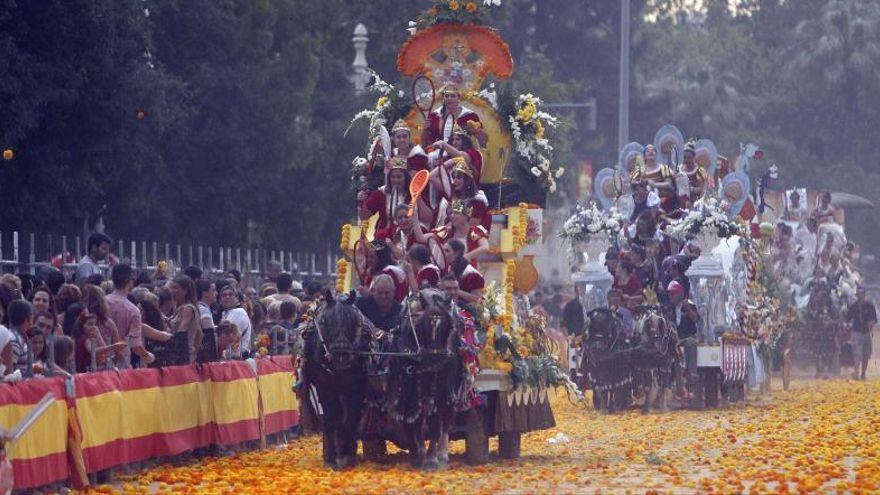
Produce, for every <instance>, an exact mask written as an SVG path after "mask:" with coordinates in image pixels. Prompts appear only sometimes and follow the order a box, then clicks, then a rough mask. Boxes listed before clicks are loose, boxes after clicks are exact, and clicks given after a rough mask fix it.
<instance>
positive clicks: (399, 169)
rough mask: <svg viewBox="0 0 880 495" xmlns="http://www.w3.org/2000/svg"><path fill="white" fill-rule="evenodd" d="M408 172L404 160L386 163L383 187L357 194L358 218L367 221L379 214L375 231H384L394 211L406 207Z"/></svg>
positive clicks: (407, 199) (407, 202)
mask: <svg viewBox="0 0 880 495" xmlns="http://www.w3.org/2000/svg"><path fill="white" fill-rule="evenodd" d="M409 179H410V177H409V171H408V170H407V164H406V160H404V159H403V158H392V159H391V160H389V161H388V172H387V173H386V174H385V185H384V186H382V187H380V188H379V189H376V190H375V191H373V192H371V193H369V194H368V193H367V192H366V191H361V192H359V193H358V202H359V204H361V205H362V206H361V207H359V208H358V216H359V217H360V219H361V220H368V219H369V218H370V217H371V216H373V214H375V213H379V221H378V222H377V223H376V230H380V229H385V228H387V227H388V226H389V224H390V223H391V221H392V219H393V218H394V210H395V208H397V207H398V206H399V205H407V204H409V202H410V196H409Z"/></svg>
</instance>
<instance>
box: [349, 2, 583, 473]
mask: <svg viewBox="0 0 880 495" xmlns="http://www.w3.org/2000/svg"><path fill="white" fill-rule="evenodd" d="M499 5H500V2H495V3H494V4H493V2H457V1H455V0H439V1H437V2H436V3H435V5H434V6H433V7H432V8H431V9H430V10H429V11H427V12H425V13H424V14H423V15H422V16H421V17H420V18H419V19H418V21H417V22H415V21H414V22H412V23H411V24H410V33H411V36H410V37H409V39H407V40H406V42H405V43H404V44H403V46H402V47H401V48H400V51H399V54H398V58H397V69H398V72H399V76H400V79H399V82H398V83H395V84H391V83H388V82H385V81H384V80H383V78H382V77H380V76H379V75H378V74H376V73H371V85H370V86H369V91H370V92H371V93H372V94H374V95H375V96H376V98H377V99H376V101H375V105H374V106H373V107H372V108H368V109H365V110H364V111H362V112H360V113H359V114H358V115H357V116H355V118H354V120H353V121H352V126H351V127H350V128H349V131H350V132H351V133H354V132H361V129H363V128H364V125H363V122H366V123H367V126H366V128H367V130H368V132H367V135H366V153H365V155H364V156H359V157H356V158H355V159H354V160H353V162H352V165H353V169H352V179H353V181H354V185H355V188H356V189H357V191H358V214H359V215H358V218H359V219H358V221H357V222H355V223H350V224H346V225H344V226H343V228H342V234H341V241H340V247H341V249H342V251H343V252H344V253H345V257H344V258H343V259H340V260H339V262H338V277H337V284H336V291H337V293H340V294H344V293H347V292H349V291H351V290H355V289H358V288H359V287H360V288H363V287H366V286H369V284H370V282H371V280H372V277H373V275H374V274H376V273H378V272H377V271H376V270H375V268H376V267H375V265H374V263H375V258H376V251H377V250H386V249H392V250H397V253H398V255H397V258H398V259H400V258H402V257H404V256H402V255H404V254H405V253H406V251H407V249H408V247H410V246H411V245H412V241H411V239H410V236H411V235H413V234H411V233H408V232H407V231H406V229H404V228H401V225H402V224H407V225H408V226H409V227H410V229H412V228H413V225H415V227H414V228H416V229H421V231H422V232H423V235H425V236H427V240H426V241H425V242H424V244H426V245H427V246H428V248H429V250H430V258H431V259H430V261H431V265H433V266H434V267H436V268H437V269H438V270H437V274H436V276H437V277H438V278H439V277H441V276H442V274H445V273H448V272H450V271H451V270H452V267H451V266H449V265H450V264H451V261H450V260H449V259H448V254H447V253H446V249H445V248H446V246H445V244H446V242H445V241H446V240H448V239H449V238H452V237H455V233H456V229H457V228H459V227H458V226H457V225H456V224H455V219H454V218H453V217H454V216H455V215H467V216H468V220H469V225H466V226H465V227H464V228H465V229H469V230H468V233H467V237H466V241H467V242H466V244H467V249H468V251H471V250H472V249H476V250H477V251H479V254H478V255H476V256H475V257H474V259H473V260H472V265H473V267H474V268H476V269H477V270H478V271H479V273H480V274H482V277H483V279H484V282H485V283H484V289H483V292H482V297H481V298H480V299H479V301H471V302H470V303H469V304H467V305H462V308H457V309H456V311H459V312H460V314H461V315H462V316H463V318H464V320H465V321H466V322H467V323H466V324H467V325H469V326H471V327H472V328H473V330H474V332H475V335H476V338H475V340H474V343H473V346H472V352H473V354H475V356H473V357H472V358H471V359H468V361H467V364H466V368H467V371H466V373H467V374H469V375H470V376H468V377H467V378H466V380H469V381H471V382H472V383H473V388H474V391H475V392H476V396H475V397H474V400H473V401H472V404H471V406H464V407H458V408H457V410H458V413H457V419H456V428H455V429H453V431H452V432H451V437H452V438H453V439H455V438H466V439H467V455H468V459H469V461H471V462H474V463H483V462H486V460H487V459H488V438H489V437H491V436H496V435H497V436H498V437H499V454H500V455H501V456H502V457H506V458H512V457H518V456H519V442H520V435H521V434H522V433H525V432H528V431H535V430H542V429H547V428H552V427H553V426H554V425H555V422H554V418H553V413H552V410H551V408H550V401H549V397H548V393H549V392H550V391H551V389H553V388H554V387H559V386H563V387H567V390H568V391H569V392H571V393H573V394H578V392H577V390H576V389H575V388H574V387H572V386H571V385H572V384H571V382H570V381H569V380H568V375H567V369H566V368H564V367H563V366H562V365H560V363H559V361H558V359H557V357H556V350H557V349H556V344H555V343H554V341H553V340H552V339H550V338H549V337H548V336H547V333H546V332H545V330H546V324H547V322H546V320H545V319H544V318H543V317H541V316H539V315H535V314H532V313H531V311H530V308H529V302H528V298H527V297H526V296H525V294H527V293H528V292H529V291H531V290H532V289H534V288H535V287H536V285H537V283H538V278H539V274H538V272H537V270H536V268H535V267H534V265H533V263H532V261H533V259H534V257H535V256H536V255H539V254H540V250H541V244H542V243H541V242H540V241H541V238H542V236H543V232H542V224H543V207H544V205H545V202H546V195H547V193H552V192H554V191H555V189H556V180H557V179H558V178H559V177H560V176H561V175H562V173H563V169H562V168H561V167H556V166H555V165H553V163H552V155H551V152H552V146H551V145H550V141H549V137H548V135H547V134H548V133H549V131H550V130H551V129H552V128H553V127H555V126H556V124H557V121H556V119H555V118H554V117H553V116H551V115H550V114H548V113H547V112H545V111H544V110H542V108H541V100H540V99H539V98H538V97H536V96H533V95H531V94H522V95H517V94H512V93H511V92H510V91H509V90H508V89H507V87H506V85H505V84H504V81H505V80H506V79H508V78H510V77H511V75H512V74H513V71H514V63H513V59H512V57H511V54H510V51H509V49H508V46H507V44H506V43H505V42H504V41H503V40H502V39H501V37H499V35H498V34H497V32H496V31H494V30H492V29H491V28H490V27H488V26H486V25H484V22H485V18H486V15H487V14H488V12H489V11H490V10H492V9H494V8H497V7H498V6H499ZM447 97H454V98H455V99H457V100H458V105H456V108H453V107H452V105H453V104H452V103H449V102H448V101H446V98H447ZM447 105H449V107H447ZM448 109H451V111H447V110H448ZM462 137H464V138H466V140H467V141H468V142H469V143H471V146H468V147H464V148H466V149H465V150H464V151H463V152H462V148H463V146H461V145H458V146H457V148H458V149H456V148H454V147H452V146H450V144H452V143H456V144H457V143H459V142H460V141H461V140H462ZM454 140H455V141H454ZM402 149H403V150H404V151H401V150H402ZM406 150H408V151H406ZM465 154H466V156H464V155H465ZM398 170H400V171H401V172H400V173H399V172H398ZM464 176H467V177H466V180H467V182H469V183H472V185H473V190H471V191H470V192H469V193H466V194H464V195H459V194H458V191H457V188H458V185H457V183H456V181H458V180H459V179H458V177H464ZM396 177H402V178H403V179H402V181H401V182H405V183H406V185H407V186H405V187H401V185H400V183H397V182H395V180H397V179H396ZM461 180H465V179H461ZM450 190H453V191H454V192H452V193H451V194H450V193H449V192H450ZM444 193H445V194H444ZM450 196H451V197H450ZM460 196H463V197H460ZM400 205H405V207H404V208H400ZM407 207H408V208H407ZM407 210H408V211H407ZM398 219H399V220H398ZM410 232H411V230H410ZM395 270H396V267H392V268H386V269H385V273H390V274H391V275H394V274H396V273H400V272H397V271H395ZM467 270H470V267H469V268H468V269H467ZM467 270H465V274H464V275H462V276H461V277H460V283H461V286H462V289H465V287H464V286H465V283H466V282H465V280H466V279H467V277H469V276H470V275H468V273H470V272H468V271H467ZM435 284H436V281H435ZM413 299H415V295H414V296H412V297H409V298H407V300H406V301H405V302H404V305H405V306H407V305H411V304H416V303H414V302H413ZM406 311H408V312H409V311H411V309H410V308H409V307H407V309H406ZM408 314H409V313H408ZM377 355H378V354H377ZM393 358H394V357H392V359H393ZM384 386H387V385H384ZM386 439H387V440H395V438H394V436H393V435H391V434H388V435H387V436H385V437H384V438H380V441H381V443H382V444H384V440H386ZM395 443H397V444H398V445H400V444H401V443H404V442H395ZM374 447H375V445H374V444H373V443H370V444H366V443H365V450H369V449H373V448H374ZM383 448H384V446H380V447H379V449H383ZM404 448H406V446H405V445H404Z"/></svg>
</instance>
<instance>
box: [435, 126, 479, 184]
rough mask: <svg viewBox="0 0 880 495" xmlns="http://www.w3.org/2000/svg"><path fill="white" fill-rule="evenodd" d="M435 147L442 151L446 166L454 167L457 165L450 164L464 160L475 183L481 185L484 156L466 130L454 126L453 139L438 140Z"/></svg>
mask: <svg viewBox="0 0 880 495" xmlns="http://www.w3.org/2000/svg"><path fill="white" fill-rule="evenodd" d="M434 147H436V148H437V149H439V150H440V154H441V155H442V156H443V159H444V163H443V165H446V166H454V165H455V163H454V162H453V163H449V161H450V160H454V159H455V158H463V159H464V161H465V163H467V164H468V166H469V167H470V168H471V174H472V175H473V178H474V182H475V183H476V184H478V185H479V184H480V177H481V175H482V173H483V154H482V153H480V150H479V149H477V148H476V147H475V146H474V142H473V140H472V139H471V137H470V136H469V135H468V133H467V132H465V131H464V129H462V128H461V126H459V125H458V124H454V125H453V126H452V137H451V138H450V139H449V141H448V142H447V141H443V140H438V141H436V142H435V143H434Z"/></svg>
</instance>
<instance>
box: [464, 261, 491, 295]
mask: <svg viewBox="0 0 880 495" xmlns="http://www.w3.org/2000/svg"><path fill="white" fill-rule="evenodd" d="M485 287H486V280H485V279H484V278H483V274H482V273H480V272H479V271H478V270H477V269H476V268H474V267H473V266H472V265H468V266H467V268H465V269H464V271H463V272H461V276H460V277H458V288H459V289H461V290H463V291H465V292H473V291H475V290H482V289H483V288H485Z"/></svg>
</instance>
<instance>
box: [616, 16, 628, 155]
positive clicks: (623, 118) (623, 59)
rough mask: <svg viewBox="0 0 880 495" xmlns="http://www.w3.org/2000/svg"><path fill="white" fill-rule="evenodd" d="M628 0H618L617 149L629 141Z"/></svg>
mask: <svg viewBox="0 0 880 495" xmlns="http://www.w3.org/2000/svg"><path fill="white" fill-rule="evenodd" d="M629 6H630V0H620V102H619V106H618V128H617V146H618V147H617V149H623V147H624V146H626V143H628V142H629V45H630V35H629V28H630V9H629Z"/></svg>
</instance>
